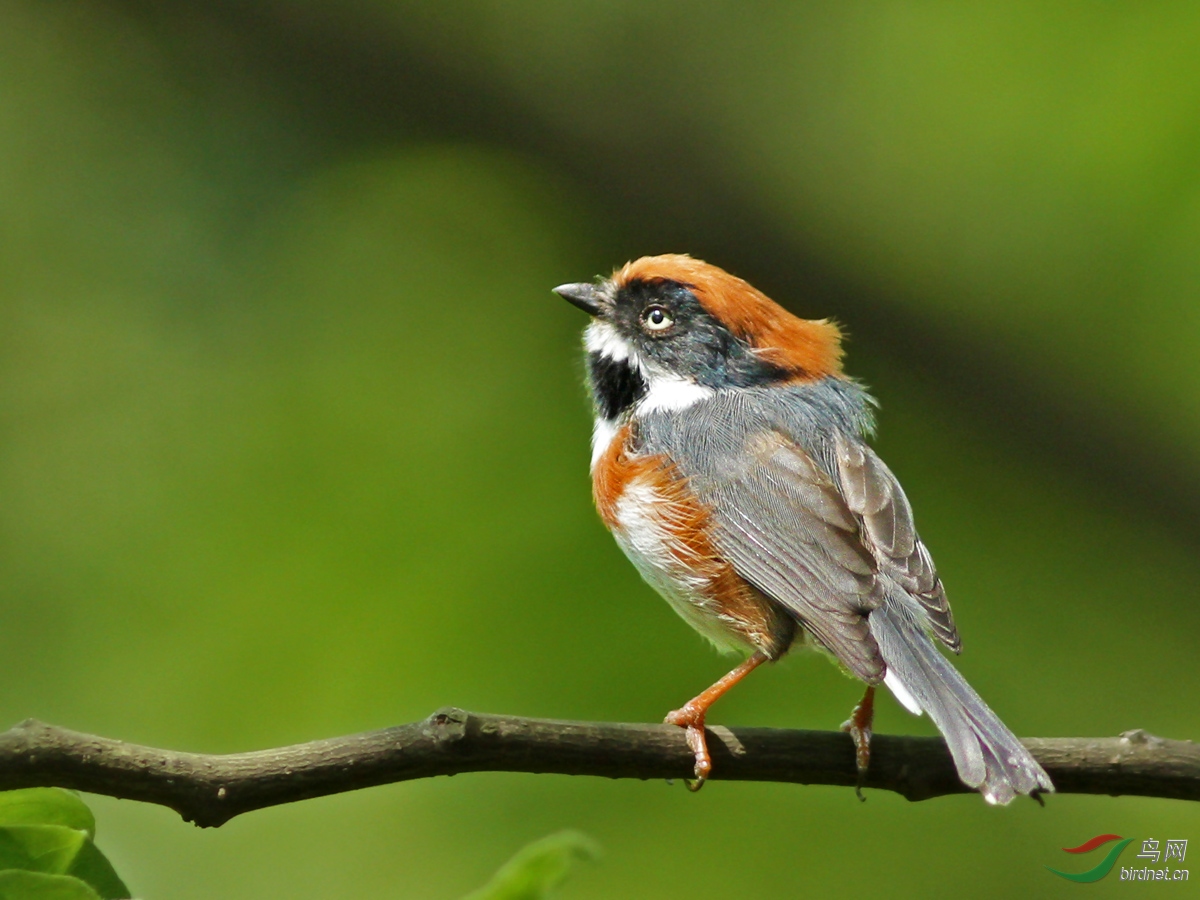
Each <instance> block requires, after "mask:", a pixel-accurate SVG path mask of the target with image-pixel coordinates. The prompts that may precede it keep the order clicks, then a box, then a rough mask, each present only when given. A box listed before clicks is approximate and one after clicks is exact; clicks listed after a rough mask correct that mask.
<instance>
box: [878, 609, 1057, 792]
mask: <svg viewBox="0 0 1200 900" xmlns="http://www.w3.org/2000/svg"><path fill="white" fill-rule="evenodd" d="M919 615H920V613H919V612H916V611H914V610H911V609H909V608H908V604H906V603H905V602H904V601H903V600H901V599H900V598H897V597H893V598H889V599H888V601H887V603H885V604H884V605H883V606H881V607H880V608H879V609H876V610H874V611H873V612H872V613H871V614H870V616H869V617H868V619H867V621H868V622H869V623H870V627H871V634H873V635H874V636H875V640H876V641H877V642H878V643H879V651H880V653H881V654H882V656H883V660H884V662H885V663H887V668H888V671H887V676H886V678H885V679H884V683H885V684H887V686H888V687H889V688H891V690H892V693H893V694H895V695H896V698H897V699H898V700H899V701H900V702H901V703H903V704H904V705H905V706H907V707H908V708H909V710H911V711H912V712H914V713H916V714H918V715H920V713H921V712H922V711H924V712H927V713H929V718H931V719H933V723H934V724H935V725H937V727H938V730H939V731H941V733H942V735H943V736H944V737H945V739H946V744H947V745H948V746H949V747H950V753H951V755H952V756H953V757H954V765H955V767H957V769H958V777H959V778H961V779H962V780H963V783H964V784H966V785H968V786H969V787H973V788H978V789H979V791H980V793H982V794H983V798H984V799H985V800H987V802H988V803H999V804H1004V803H1008V802H1009V801H1010V800H1012V798H1013V797H1015V796H1016V795H1017V794H1031V793H1033V792H1035V791H1053V790H1054V785H1053V784H1051V783H1050V776H1048V775H1047V774H1046V772H1045V770H1044V769H1042V767H1041V766H1040V765H1038V763H1037V760H1035V759H1034V758H1033V757H1032V756H1030V755H1029V751H1028V750H1026V749H1025V748H1024V747H1023V746H1022V745H1021V742H1020V741H1019V740H1017V738H1016V736H1015V735H1014V734H1013V733H1012V732H1011V731H1009V730H1008V728H1007V727H1006V726H1005V724H1004V723H1003V722H1001V721H1000V719H999V718H998V717H997V716H996V714H995V713H994V712H992V711H991V709H989V708H988V705H987V704H986V703H984V702H983V700H982V698H980V696H979V695H978V694H977V693H975V690H974V688H972V687H971V686H970V685H969V684H967V682H966V680H965V679H964V678H963V677H962V676H961V675H960V674H958V670H957V669H955V668H954V666H952V665H951V664H950V661H949V660H948V659H946V657H944V656H943V655H942V654H941V652H939V651H938V649H937V647H935V646H934V644H933V641H932V640H931V639H930V638H929V636H928V635H927V634H926V633H925V629H924V628H922V627H921V625H920V624H919V620H918V618H917V616H919Z"/></svg>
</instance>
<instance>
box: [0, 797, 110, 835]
mask: <svg viewBox="0 0 1200 900" xmlns="http://www.w3.org/2000/svg"><path fill="white" fill-rule="evenodd" d="M0 825H65V826H66V827H67V828H75V829H77V830H79V831H86V832H87V834H88V837H91V838H94V837H95V836H96V818H95V816H93V815H92V811H91V810H90V809H88V808H87V804H86V803H84V802H83V800H81V799H80V798H79V795H78V794H76V793H75V792H74V791H67V790H63V789H62V788H26V789H25V790H20V791H4V792H2V793H0Z"/></svg>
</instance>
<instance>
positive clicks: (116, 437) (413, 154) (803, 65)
mask: <svg viewBox="0 0 1200 900" xmlns="http://www.w3.org/2000/svg"><path fill="white" fill-rule="evenodd" d="M1198 248H1200V7H1197V6H1195V5H1194V4H1189V3H1166V4H1155V5H1152V6H1147V5H1144V4H1134V3H1110V4H1094V5H1089V4H1067V5H1052V6H1047V5H1045V4H1037V3H999V2H988V3H976V4H970V5H953V4H940V3H913V2H888V0H883V2H875V3H869V4H868V3H854V2H836V3H834V2H824V3H818V2H808V3H795V4H768V3H734V2H714V3H705V4H683V3H677V2H674V3H673V2H645V0H641V2H637V3H633V2H628V0H626V2H619V0H618V2H612V0H610V2H605V3H595V2H583V3H576V4H550V3H538V2H504V3H502V2H496V0H492V2H489V0H468V2H463V3H458V4H440V5H435V4H428V3H427V4H417V3H407V2H403V0H373V2H372V0H358V2H341V3H332V2H322V0H293V2H283V0H279V2H269V0H237V2H235V0H216V2H209V3H205V4H186V3H178V2H174V3H173V2H166V0H160V2H154V0H108V2H102V0H61V2H55V3H44V2H36V0H2V2H0V347H2V351H0V672H2V675H3V684H4V690H3V691H2V692H0V711H2V713H3V715H2V716H0V720H2V722H3V723H13V722H15V721H17V720H19V719H21V718H24V717H26V716H36V717H38V718H41V719H45V720H48V721H51V722H55V723H57V724H61V725H65V726H69V727H72V728H76V729H82V730H87V731H94V732H98V733H101V734H105V735H108V736H111V737H117V738H122V739H126V740H131V741H138V742H143V743H149V744H152V745H156V746H163V747H171V748H178V749H190V750H197V751H214V752H218V751H235V750H246V749H255V748H264V747H271V746H276V745H280V744H284V743H288V742H293V741H303V740H309V739H314V738H320V737H327V736H332V735H337V734H343V733H349V732H354V731H360V730H365V729H370V728H376V727H382V726H386V725H389V724H394V723H399V722H405V721H410V720H413V719H416V718H419V717H421V716H424V715H426V714H428V713H429V712H431V711H432V710H433V709H434V708H436V707H438V706H440V705H443V704H454V705H459V706H464V707H466V708H470V709H477V710H481V711H490V712H504V713H513V714H525V715H536V716H558V717H569V718H579V719H614V720H632V721H656V720H658V719H660V718H661V717H662V715H663V714H664V713H665V712H666V711H667V710H669V709H672V708H674V707H675V706H677V705H678V704H679V703H680V702H682V701H683V700H685V699H686V698H688V697H690V696H691V695H692V694H693V693H695V692H696V691H697V690H698V689H700V688H701V687H703V686H705V685H707V684H708V683H709V682H710V681H711V680H712V679H713V678H715V677H716V676H717V675H719V674H721V673H723V672H724V671H725V669H726V668H727V666H728V661H727V660H724V659H721V658H719V657H717V656H716V655H715V654H713V653H712V652H711V651H710V650H709V649H708V648H707V647H706V646H705V644H704V643H703V641H702V640H701V639H700V638H699V637H698V636H696V635H695V634H693V633H692V632H691V631H690V630H689V629H688V628H687V627H686V626H685V625H684V624H683V623H681V622H680V621H678V620H677V619H676V618H675V616H674V615H673V614H672V613H671V612H670V610H669V609H668V607H667V606H666V604H665V603H663V602H662V601H661V600H659V599H658V598H657V597H655V596H654V595H653V594H652V592H651V590H650V589H649V588H647V587H646V586H644V585H643V584H641V582H640V581H639V580H638V577H637V575H636V573H635V572H634V570H633V568H632V567H631V566H630V565H628V564H627V563H626V561H625V560H624V558H623V557H622V556H621V554H620V552H619V551H618V550H617V549H616V547H615V546H614V545H613V543H612V541H611V539H610V538H609V536H608V535H607V533H605V531H604V529H603V527H602V526H601V525H600V523H599V522H598V520H597V518H596V516H595V514H594V512H593V511H592V509H591V501H590V495H589V482H588V477H587V460H588V436H589V428H590V420H589V412H588V409H587V404H586V401H585V398H584V393H583V388H582V365H581V360H580V353H579V332H580V329H581V328H582V327H583V325H584V321H583V316H582V315H581V314H580V313H579V312H578V311H577V310H574V309H572V308H570V307H569V306H568V305H567V304H565V303H563V302H562V301H561V300H559V299H558V298H556V297H554V296H553V295H552V294H550V292H549V289H550V287H552V286H553V285H556V284H559V283H561V282H566V281H578V280H584V279H587V278H589V277H591V276H593V275H595V274H597V273H606V272H608V271H610V270H611V268H612V267H613V266H614V265H616V264H619V263H622V262H624V261H625V260H626V259H629V258H631V257H636V256H640V255H642V254H645V253H658V252H667V251H687V252H691V253H693V254H695V255H699V256H702V257H705V258H708V259H709V260H710V261H712V262H715V263H718V264H720V265H723V266H725V267H726V268H729V269H731V270H733V271H734V272H736V273H737V274H740V275H742V276H744V277H746V278H748V279H749V280H751V281H752V282H753V283H755V284H756V285H758V286H759V287H762V288H763V289H765V290H766V291H767V292H768V293H770V294H772V295H773V296H775V297H776V298H777V299H779V300H780V301H781V302H784V303H785V304H786V305H788V306H790V307H791V308H792V309H793V310H795V311H797V312H798V313H800V314H803V315H808V316H825V315H831V316H834V317H836V318H838V319H839V320H840V321H841V322H842V323H843V324H844V325H845V326H846V328H847V330H848V332H849V334H850V337H851V342H850V344H849V354H850V355H849V369H850V371H851V372H852V374H854V375H856V376H858V377H860V378H862V379H863V380H865V381H866V382H867V383H869V384H870V385H871V386H872V388H873V390H874V391H875V393H876V394H877V396H878V397H879V398H880V399H881V401H882V404H883V406H882V416H881V423H882V430H881V435H880V440H879V442H878V446H879V448H880V450H881V452H882V453H883V455H884V456H885V458H886V459H887V460H888V462H889V464H890V465H891V467H892V468H893V469H894V470H895V471H896V472H897V473H898V475H899V476H900V477H901V479H902V480H903V482H904V484H905V486H906V488H907V491H908V493H909V496H910V497H911V498H912V500H913V502H914V506H915V508H916V510H917V515H918V522H919V524H920V526H921V529H922V532H923V535H924V537H925V539H926V541H927V542H928V544H929V545H930V546H931V548H932V549H933V552H934V555H935V556H936V558H937V560H938V562H939V565H940V568H941V571H942V574H943V576H944V578H945V580H946V582H947V584H948V586H949V590H950V596H951V598H952V600H953V602H954V604H955V612H956V615H957V617H958V620H959V623H960V627H961V628H962V631H963V634H964V637H965V646H966V651H965V653H964V655H963V657H962V658H961V667H962V669H963V670H964V672H965V673H966V674H967V676H968V677H969V678H970V680H971V681H972V683H973V684H974V685H975V686H976V687H977V688H978V689H979V690H980V692H981V693H982V694H983V695H984V697H986V698H987V699H988V700H989V701H990V702H991V703H992V705H993V706H994V707H995V708H996V709H997V711H998V712H999V713H1000V714H1001V716H1002V717H1003V718H1004V719H1005V721H1006V722H1007V723H1008V724H1009V725H1010V726H1011V727H1012V728H1013V729H1014V730H1015V731H1016V732H1017V733H1018V734H1023V735H1044V736H1079V735H1114V734H1117V733H1119V732H1121V731H1123V730H1126V729H1129V728H1134V727H1141V728H1146V729H1148V730H1150V731H1152V732H1154V733H1156V734H1161V735H1164V736H1168V737H1173V738H1195V737H1197V736H1198V735H1200V704H1198V703H1197V683H1198V681H1197V676H1198V675H1200V665H1198V663H1197V654H1196V636H1197V634H1198V631H1200V629H1198V626H1200V605H1198V604H1197V602H1196V599H1197V593H1198V592H1197V587H1196V582H1195V560H1196V558H1197V551H1198V550H1200V456H1198V455H1197V453H1196V452H1195V447H1196V446H1197V443H1198V442H1200V415H1198V413H1197V410H1198V409H1200V363H1198V362H1197V349H1196V348H1197V346H1198V345H1200V251H1198ZM858 695H859V688H858V686H857V685H856V684H854V683H852V682H850V681H848V680H847V679H845V678H844V677H842V676H841V675H840V674H838V672H837V671H836V670H835V669H834V668H833V667H832V666H830V665H828V664H827V663H826V662H825V661H823V660H821V659H818V658H815V657H811V656H797V657H796V658H793V659H789V660H787V661H785V662H784V663H782V664H780V665H778V666H775V667H773V669H772V670H770V671H764V672H762V673H760V674H758V675H756V676H755V677H754V678H752V679H750V681H749V682H747V684H746V685H745V686H744V687H742V688H739V690H737V691H735V692H733V693H732V694H731V695H730V696H729V698H728V699H727V700H724V701H722V703H721V705H720V706H719V707H717V709H716V710H715V712H714V719H715V720H716V721H717V722H720V723H727V724H743V725H774V726H792V727H809V728H833V727H836V726H837V724H838V723H840V722H841V721H842V720H843V719H844V718H845V716H846V714H847V713H848V712H849V710H850V708H851V706H852V705H853V704H854V702H855V701H856V700H857V699H858ZM878 727H879V730H881V731H891V732H905V733H923V734H927V733H931V729H930V725H929V723H928V721H927V720H925V719H914V718H913V717H911V716H909V715H908V714H907V713H905V712H904V711H903V710H902V709H900V708H899V707H898V706H897V705H896V704H895V703H894V702H892V701H891V700H890V699H889V700H888V701H886V702H884V704H883V706H882V710H881V712H880V716H879V725H878ZM92 799H93V801H94V802H93V807H94V809H95V811H96V814H97V818H98V820H99V835H98V839H99V844H100V846H101V847H102V848H103V849H104V850H105V852H106V853H107V854H108V855H109V856H110V858H112V859H113V861H114V863H115V864H116V866H117V869H118V871H119V872H120V873H121V874H122V876H123V877H124V878H125V880H126V881H127V882H128V883H129V884H130V886H131V887H132V888H133V890H134V891H135V893H136V894H137V895H138V896H142V897H147V898H160V897H162V898H165V897H172V898H185V900H186V898H209V897H222V898H231V900H236V898H259V897H275V896H278V897H285V896H286V897H294V898H329V897H380V898H383V897H421V898H434V900H438V898H455V897H460V896H462V895H463V894H465V893H467V892H468V891H469V890H471V889H472V888H474V887H477V886H478V885H480V884H482V883H483V882H484V881H486V880H487V878H488V877H489V875H490V874H491V872H493V871H494V870H495V869H496V867H497V866H498V865H499V864H500V863H501V862H503V860H505V859H507V858H508V857H509V856H510V855H511V854H512V853H513V852H514V851H515V850H516V849H517V848H518V847H520V846H521V845H523V844H524V843H526V842H528V841H530V840H532V839H534V838H537V837H540V836H542V835H544V834H547V833H549V832H551V831H555V830H557V829H561V828H575V829H578V830H580V831H583V832H585V833H587V834H589V835H591V836H592V837H594V838H595V839H596V840H597V841H598V842H599V843H600V844H601V845H602V846H603V847H604V848H605V856H604V858H603V860H602V861H600V862H599V863H597V864H594V865H590V866H588V867H586V868H585V869H583V870H581V872H580V873H579V874H578V875H576V876H573V878H572V880H571V881H570V882H569V883H568V885H567V886H566V888H565V890H564V894H563V896H564V897H570V898H611V897H648V898H649V897H653V898H672V897H681V898H682V897H687V898H689V900H701V898H723V897H728V896H741V895H744V894H747V893H750V892H753V893H754V894H755V895H756V896H765V897H788V896H801V895H803V896H822V895H825V894H828V893H833V892H835V891H837V892H842V891H845V892H853V893H860V894H867V893H870V894H876V895H882V894H883V893H885V892H886V894H887V895H888V896H892V897H928V896H959V895H961V894H963V893H969V894H970V895H971V896H979V897H984V896H995V897H1011V896H1014V895H1015V894H1017V892H1024V894H1025V895H1034V896H1043V895H1056V894H1057V893H1059V892H1062V893H1064V894H1065V893H1066V892H1071V891H1075V892H1078V891H1080V890H1081V889H1080V888H1078V887H1076V886H1075V885H1071V884H1068V883H1066V882H1060V881H1058V880H1057V879H1055V878H1054V877H1053V876H1051V875H1049V874H1048V873H1047V872H1046V871H1045V870H1044V868H1043V866H1044V865H1047V864H1049V865H1055V866H1061V867H1063V868H1069V867H1070V865H1069V864H1072V863H1076V862H1078V861H1077V860H1073V859H1069V858H1067V857H1065V856H1064V854H1062V852H1061V851H1060V850H1059V848H1061V847H1064V846H1074V845H1077V844H1079V843H1082V842H1083V841H1084V840H1086V839H1088V838H1090V837H1092V836H1093V835H1096V834H1099V833H1102V832H1115V833H1118V834H1121V835H1124V836H1132V837H1135V838H1138V839H1142V838H1158V839H1160V840H1161V839H1166V838H1172V839H1174V838H1191V839H1192V840H1193V841H1194V842H1200V827H1198V823H1200V817H1197V816H1196V811H1195V808H1194V806H1190V805H1187V804H1183V803H1180V802H1171V801H1156V800H1144V799H1134V798H1121V799H1111V798H1103V797H1075V796H1063V797H1051V798H1049V799H1048V802H1047V805H1046V808H1045V809H1040V808H1038V807H1037V805H1036V804H1034V803H1032V802H1028V801H1025V802H1018V803H1014V804H1013V805H1012V806H1011V807H1010V808H1006V809H990V808H987V807H986V806H985V804H984V803H983V802H982V801H980V800H979V798H978V797H974V796H961V797H951V798H945V799H940V800H935V801H930V802H927V803H921V804H910V803H907V802H906V801H904V800H901V799H899V798H897V797H893V796H891V795H887V794H882V793H874V792H872V793H870V794H869V802H867V803H865V804H860V803H858V802H857V801H856V800H855V799H854V796H853V793H852V792H850V791H848V790H845V789H834V788H820V787H799V786H787V785H771V784H765V785H754V784H722V783H720V782H714V783H713V784H711V785H710V786H709V787H707V788H706V789H705V790H704V791H703V792H702V793H701V794H699V795H697V796H691V795H689V794H688V792H687V791H685V790H684V789H683V787H682V786H681V785H679V784H676V785H674V786H673V787H669V786H667V785H665V784H663V783H658V782H650V783H640V782H608V781H600V780H591V779H572V778H566V777H552V776H543V777H536V776H525V775H505V774H479V775H468V776H461V777H457V778H454V779H437V780H430V781H424V782H418V783H412V784H402V785H394V786H391V787H386V788H381V789H375V790H370V791H364V792H359V793H356V794H352V795H345V796H340V797H334V798H329V799H323V800H316V801H309V802H305V803H301V804H297V805H294V806H291V807H286V808H280V809H275V810H268V811H264V812H258V813H253V814H250V815H247V816H245V817H243V818H240V819H236V820H234V821H233V822H231V823H230V824H228V825H226V826H225V827H223V828H221V829H219V830H216V831H200V830H197V829H195V828H193V827H192V826H190V825H186V824H184V823H182V822H180V821H179V819H178V817H176V816H175V815H174V814H172V813H170V812H167V811H165V810H161V809H157V808H151V807H147V806H141V805H137V804H133V803H128V802H117V801H112V800H106V799H102V798H92ZM1077 867H1078V868H1080V869H1082V868H1085V866H1083V865H1079V866H1077ZM1117 884H1118V882H1117V880H1116V877H1115V876H1110V878H1109V879H1107V880H1106V881H1104V882H1100V883H1099V884H1096V885H1092V886H1091V887H1090V888H1087V889H1086V890H1088V891H1090V892H1092V893H1094V894H1096V895H1098V896H1101V895H1106V894H1109V893H1113V892H1115V891H1122V890H1128V888H1127V887H1126V886H1121V887H1117ZM1185 890H1186V888H1185Z"/></svg>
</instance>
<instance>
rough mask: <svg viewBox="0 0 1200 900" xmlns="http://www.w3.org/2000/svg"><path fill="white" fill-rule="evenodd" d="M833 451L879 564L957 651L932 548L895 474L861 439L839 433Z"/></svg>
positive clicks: (865, 538) (955, 632)
mask: <svg viewBox="0 0 1200 900" xmlns="http://www.w3.org/2000/svg"><path fill="white" fill-rule="evenodd" d="M834 452H835V454H836V463H837V471H838V479H839V481H840V483H841V488H842V495H843V496H844V497H845V498H846V504H847V505H848V506H849V508H850V510H851V512H853V513H854V515H855V516H856V517H857V518H858V519H859V521H860V522H861V523H862V538H863V542H864V543H865V544H866V546H867V549H868V550H870V552H871V554H872V556H873V557H874V559H875V562H876V564H877V565H878V567H879V571H881V572H883V573H884V574H886V575H888V576H890V577H891V578H892V579H893V580H895V581H896V582H897V583H899V584H900V586H901V587H903V588H904V589H905V590H906V591H908V593H909V594H911V595H912V596H913V597H914V598H916V600H917V601H919V602H920V604H921V606H923V607H924V608H925V611H926V613H928V621H929V625H930V627H931V628H932V629H933V633H934V634H935V635H936V636H937V637H938V639H939V640H940V641H941V642H942V643H943V644H945V645H946V646H947V647H949V648H950V649H951V650H953V651H954V652H955V653H958V652H960V651H961V650H962V640H961V639H960V638H959V636H958V629H957V628H956V627H955V625H954V616H953V614H952V613H951V612H950V602H949V601H948V600H947V599H946V590H945V588H944V587H942V580H941V578H939V577H938V573H937V569H935V568H934V565H933V560H932V559H931V558H930V556H929V551H928V550H927V549H925V545H924V544H923V543H921V538H920V537H919V536H918V535H917V529H916V527H915V526H914V524H913V515H912V507H910V506H909V504H908V498H907V497H905V496H904V490H903V489H902V488H901V487H900V482H898V481H897V480H896V476H895V475H893V474H892V473H891V470H890V469H888V467H887V466H886V465H885V464H884V462H883V460H882V459H880V458H879V457H878V456H876V455H875V451H873V450H872V449H871V448H870V447H868V446H867V445H866V444H864V443H862V442H861V441H856V440H852V439H850V438H846V437H845V436H843V435H842V434H841V433H838V434H837V435H836V437H835V438H834Z"/></svg>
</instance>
